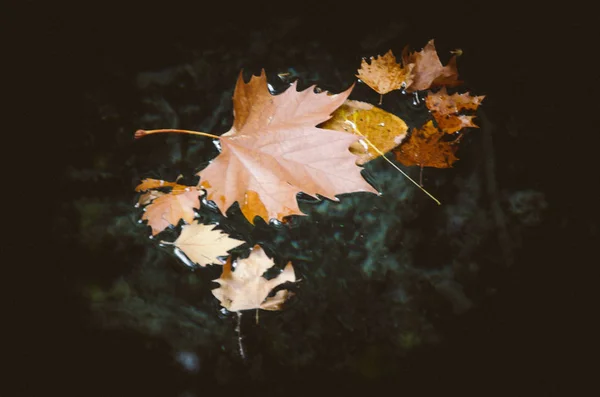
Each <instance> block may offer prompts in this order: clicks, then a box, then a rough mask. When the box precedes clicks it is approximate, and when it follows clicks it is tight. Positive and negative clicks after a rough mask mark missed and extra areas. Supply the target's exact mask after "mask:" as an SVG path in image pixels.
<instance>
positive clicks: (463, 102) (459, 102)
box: [425, 87, 485, 115]
mask: <svg viewBox="0 0 600 397" xmlns="http://www.w3.org/2000/svg"><path fill="white" fill-rule="evenodd" d="M484 98H485V95H481V96H472V95H470V94H469V93H468V92H465V93H464V94H459V93H458V92H457V93H455V94H452V95H448V91H447V90H446V87H442V89H441V90H439V91H438V92H435V93H432V92H430V93H429V94H428V95H427V97H426V98H425V103H426V104H427V108H428V109H429V110H431V111H432V112H437V113H440V114H443V115H446V114H451V113H458V112H460V111H462V110H477V108H478V107H479V105H480V104H481V101H483V99H484Z"/></svg>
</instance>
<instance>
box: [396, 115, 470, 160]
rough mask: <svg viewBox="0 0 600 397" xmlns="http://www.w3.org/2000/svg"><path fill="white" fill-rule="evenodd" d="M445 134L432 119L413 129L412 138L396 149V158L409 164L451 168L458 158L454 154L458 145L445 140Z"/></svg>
mask: <svg viewBox="0 0 600 397" xmlns="http://www.w3.org/2000/svg"><path fill="white" fill-rule="evenodd" d="M445 135H446V133H445V132H444V131H440V130H439V129H437V128H436V127H435V126H434V125H433V121H431V120H430V121H428V122H427V123H426V124H425V125H424V126H423V127H421V128H420V129H416V128H415V129H413V131H412V133H411V135H410V138H409V139H408V140H406V141H405V142H403V143H402V145H400V147H398V149H396V150H395V153H396V159H397V160H398V161H399V162H401V163H402V164H404V165H407V166H411V165H418V166H420V167H435V168H449V167H451V166H452V164H453V163H454V162H455V161H456V160H458V158H457V157H456V156H455V155H454V153H455V152H456V149H457V146H456V143H455V142H452V141H450V142H447V141H443V140H442V139H443V138H444V137H445Z"/></svg>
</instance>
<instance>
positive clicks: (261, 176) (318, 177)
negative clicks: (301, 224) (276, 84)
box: [198, 70, 377, 222]
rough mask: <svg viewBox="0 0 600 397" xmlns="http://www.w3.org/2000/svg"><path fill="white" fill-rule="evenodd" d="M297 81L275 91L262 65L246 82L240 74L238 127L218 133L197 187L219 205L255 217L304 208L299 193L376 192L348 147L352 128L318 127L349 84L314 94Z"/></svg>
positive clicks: (272, 216) (353, 138)
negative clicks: (214, 152)
mask: <svg viewBox="0 0 600 397" xmlns="http://www.w3.org/2000/svg"><path fill="white" fill-rule="evenodd" d="M314 88H315V87H314V86H313V87H309V88H307V89H306V90H304V91H300V92H298V91H297V90H296V83H294V84H292V85H291V87H290V88H288V89H287V90H286V91H284V92H283V93H281V94H279V95H271V93H270V92H269V89H268V87H267V78H266V75H265V72H264V70H263V71H262V73H261V75H260V77H256V76H252V78H251V79H250V81H249V82H248V83H244V80H243V78H242V74H241V73H240V75H239V78H238V81H237V84H236V87H235V91H234V95H233V108H234V114H235V120H234V123H233V127H232V128H231V130H229V131H228V132H227V133H225V134H223V135H222V136H221V138H220V144H221V150H222V151H221V153H220V154H219V155H218V156H217V157H216V158H215V159H214V160H213V161H212V162H211V163H210V164H209V165H208V166H207V167H206V168H205V169H204V170H202V171H200V172H199V173H198V175H200V186H202V187H204V188H205V189H206V190H207V192H208V196H207V198H208V199H209V200H213V201H215V203H216V204H217V206H219V208H220V209H221V211H222V212H225V211H226V210H227V209H228V208H229V206H231V205H232V204H233V203H234V202H236V201H237V202H238V203H239V205H240V208H241V210H242V213H243V214H244V215H245V216H246V218H248V220H249V221H250V222H253V220H254V217H255V216H260V217H262V218H263V219H265V220H266V221H267V222H268V221H269V220H270V219H279V220H281V219H282V218H283V217H285V216H288V215H293V214H298V215H301V214H302V212H301V211H300V208H299V207H298V203H297V201H296V194H297V193H299V192H304V193H306V194H309V195H312V196H316V194H320V195H322V196H324V197H328V198H330V199H333V200H336V198H335V196H336V195H338V194H342V193H350V192H355V191H368V192H373V193H376V192H377V191H376V190H375V189H373V187H372V186H371V185H369V184H368V183H367V182H366V181H365V180H364V179H363V177H362V176H361V174H360V171H361V168H360V167H358V166H357V165H356V164H355V162H356V157H355V156H354V155H353V154H352V153H350V151H349V150H348V148H349V146H350V145H351V144H352V143H354V142H356V141H358V139H359V137H358V136H356V135H353V134H349V133H345V132H341V131H332V130H324V129H320V128H317V127H315V126H316V125H318V124H320V123H322V122H324V121H325V120H327V119H329V118H330V115H331V113H332V112H333V111H334V110H335V109H337V108H338V107H339V106H340V105H341V104H342V103H343V102H344V100H346V98H347V97H348V95H349V94H350V91H351V90H352V87H350V88H349V89H348V90H346V91H344V92H342V93H340V94H337V95H330V94H327V93H315V91H314Z"/></svg>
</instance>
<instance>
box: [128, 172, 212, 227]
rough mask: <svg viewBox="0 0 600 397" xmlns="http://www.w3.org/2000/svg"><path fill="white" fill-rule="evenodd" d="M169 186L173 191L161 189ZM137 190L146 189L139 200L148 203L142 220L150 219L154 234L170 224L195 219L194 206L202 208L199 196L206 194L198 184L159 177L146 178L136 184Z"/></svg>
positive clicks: (189, 221)
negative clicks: (160, 189)
mask: <svg viewBox="0 0 600 397" xmlns="http://www.w3.org/2000/svg"><path fill="white" fill-rule="evenodd" d="M165 187H168V188H170V189H171V192H169V193H164V192H161V191H159V190H152V189H159V188H165ZM135 190H136V191H137V192H141V191H146V190H147V192H145V193H143V194H142V195H140V198H139V200H138V204H139V205H146V207H145V208H144V215H142V220H145V221H148V225H149V226H150V227H151V228H152V235H153V236H154V235H157V234H158V233H160V232H162V231H163V230H165V229H166V228H167V227H169V226H174V225H177V224H178V223H179V221H180V220H181V219H183V220H184V221H185V222H186V223H191V222H192V221H193V220H194V208H200V201H199V199H198V198H199V197H200V196H201V195H202V194H204V192H203V191H202V190H200V189H199V188H198V187H197V186H186V185H180V184H178V183H176V182H166V181H162V180H159V179H150V178H149V179H144V180H143V181H142V183H140V184H139V185H138V186H136V188H135Z"/></svg>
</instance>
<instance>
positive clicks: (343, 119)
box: [321, 100, 408, 165]
mask: <svg viewBox="0 0 600 397" xmlns="http://www.w3.org/2000/svg"><path fill="white" fill-rule="evenodd" d="M321 128H327V129H332V130H337V131H345V132H351V133H353V134H356V135H358V136H360V137H361V139H360V140H359V141H358V142H356V143H353V144H352V145H351V146H350V151H351V152H352V153H354V154H355V155H357V156H358V159H357V160H356V164H358V165H362V164H364V163H366V162H367V161H370V160H373V159H374V158H377V157H379V156H380V154H379V153H378V152H377V150H375V149H374V148H373V147H372V146H370V145H369V144H368V143H367V142H366V140H368V141H369V142H371V143H372V144H373V146H375V147H376V148H377V149H378V150H379V152H381V153H387V152H389V151H390V150H392V149H393V148H395V147H396V146H398V145H399V144H400V143H401V142H402V140H403V139H404V138H405V137H406V133H407V131H408V127H407V125H406V123H405V122H404V121H403V120H402V119H401V118H400V117H398V116H396V115H394V114H392V113H389V112H386V111H385V110H383V109H380V108H378V107H376V106H373V105H371V104H370V103H366V102H360V101H353V100H346V102H344V103H343V104H342V106H340V107H339V108H338V109H337V110H336V111H335V112H333V115H332V116H331V118H330V119H329V120H327V121H326V122H325V123H323V124H322V125H321ZM365 138H366V139H365Z"/></svg>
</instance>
